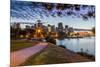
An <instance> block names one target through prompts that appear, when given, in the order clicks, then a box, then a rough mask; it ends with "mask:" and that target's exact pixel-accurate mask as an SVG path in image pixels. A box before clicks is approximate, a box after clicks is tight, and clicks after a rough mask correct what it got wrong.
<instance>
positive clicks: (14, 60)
mask: <svg viewBox="0 0 100 67" xmlns="http://www.w3.org/2000/svg"><path fill="white" fill-rule="evenodd" d="M46 46H47V43H38V44H36V46H33V47H28V48H25V49H22V50H18V51H15V52H12V53H11V55H10V57H11V58H10V59H11V62H10V64H11V67H15V66H17V65H20V64H22V63H23V62H25V61H26V60H27V59H28V58H29V57H30V56H32V55H34V54H36V53H37V52H40V51H41V50H42V49H44V48H45V47H46Z"/></svg>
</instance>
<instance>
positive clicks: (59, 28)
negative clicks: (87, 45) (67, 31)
mask: <svg viewBox="0 0 100 67" xmlns="http://www.w3.org/2000/svg"><path fill="white" fill-rule="evenodd" d="M58 31H59V32H63V23H62V22H60V23H58Z"/></svg>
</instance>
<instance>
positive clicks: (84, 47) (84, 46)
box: [56, 37, 95, 56]
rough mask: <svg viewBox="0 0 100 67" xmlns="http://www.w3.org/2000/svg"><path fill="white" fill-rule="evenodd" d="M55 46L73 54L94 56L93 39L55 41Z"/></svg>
mask: <svg viewBox="0 0 100 67" xmlns="http://www.w3.org/2000/svg"><path fill="white" fill-rule="evenodd" d="M56 44H57V45H64V46H65V47H66V48H67V49H69V50H72V51H74V52H82V51H83V52H85V53H88V54H91V55H94V56H95V37H84V38H77V39H76V38H74V39H72V38H68V39H67V38H66V39H63V40H58V39H56Z"/></svg>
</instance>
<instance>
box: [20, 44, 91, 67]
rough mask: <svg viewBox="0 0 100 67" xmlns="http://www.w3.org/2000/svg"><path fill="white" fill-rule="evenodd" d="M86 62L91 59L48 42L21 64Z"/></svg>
mask: <svg viewBox="0 0 100 67" xmlns="http://www.w3.org/2000/svg"><path fill="white" fill-rule="evenodd" d="M86 61H87V62H88V61H91V60H89V59H87V58H86V57H82V56H80V55H78V54H76V53H73V52H71V51H69V50H66V49H64V48H61V47H58V46H56V45H52V44H48V46H47V47H46V48H45V49H43V50H42V51H40V52H39V53H37V54H35V55H33V56H31V57H30V58H29V59H28V60H26V61H25V62H24V63H23V64H21V66H28V65H43V64H59V63H72V62H86Z"/></svg>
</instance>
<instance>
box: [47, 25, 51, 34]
mask: <svg viewBox="0 0 100 67" xmlns="http://www.w3.org/2000/svg"><path fill="white" fill-rule="evenodd" d="M48 32H51V25H50V24H48Z"/></svg>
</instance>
